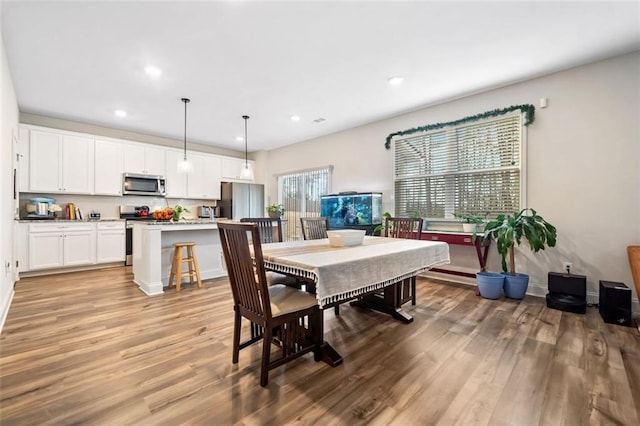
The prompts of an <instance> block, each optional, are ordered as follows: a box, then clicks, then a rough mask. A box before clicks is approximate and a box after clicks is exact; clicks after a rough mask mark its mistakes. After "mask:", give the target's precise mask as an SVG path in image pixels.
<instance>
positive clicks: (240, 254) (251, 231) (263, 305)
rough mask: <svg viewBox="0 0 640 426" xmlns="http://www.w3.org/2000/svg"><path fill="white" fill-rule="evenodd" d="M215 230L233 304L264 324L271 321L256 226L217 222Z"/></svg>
mask: <svg viewBox="0 0 640 426" xmlns="http://www.w3.org/2000/svg"><path fill="white" fill-rule="evenodd" d="M218 231H219V233H220V241H221V243H222V251H223V253H224V260H225V263H226V265H227V272H228V275H229V282H230V284H231V291H232V293H233V301H234V304H235V305H236V306H237V307H239V308H240V309H241V310H242V311H243V313H245V314H246V313H249V314H253V315H251V316H252V317H253V318H252V321H254V322H257V323H259V324H264V323H265V321H267V320H268V319H270V318H271V305H270V303H269V292H268V289H267V278H266V274H265V270H264V264H263V257H262V245H261V243H260V231H259V229H258V225H256V224H255V223H237V222H236V223H234V222H223V221H220V222H218ZM251 249H253V256H252V255H251Z"/></svg>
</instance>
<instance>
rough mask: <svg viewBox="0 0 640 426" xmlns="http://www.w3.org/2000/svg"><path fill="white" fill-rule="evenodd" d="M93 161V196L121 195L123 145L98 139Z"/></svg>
mask: <svg viewBox="0 0 640 426" xmlns="http://www.w3.org/2000/svg"><path fill="white" fill-rule="evenodd" d="M95 159H96V160H95V185H94V188H95V194H97V195H122V173H123V172H124V145H123V144H121V143H118V142H111V141H103V140H99V139H98V140H96V146H95Z"/></svg>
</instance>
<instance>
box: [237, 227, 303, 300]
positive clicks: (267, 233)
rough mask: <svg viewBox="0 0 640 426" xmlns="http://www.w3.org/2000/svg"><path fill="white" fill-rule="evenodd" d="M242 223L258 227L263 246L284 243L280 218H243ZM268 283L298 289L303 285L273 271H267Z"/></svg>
mask: <svg viewBox="0 0 640 426" xmlns="http://www.w3.org/2000/svg"><path fill="white" fill-rule="evenodd" d="M240 222H243V223H247V222H251V223H255V224H256V225H257V226H258V231H259V233H260V242H261V243H262V244H267V243H281V242H282V220H281V219H280V218H279V217H275V218H274V217H243V218H241V219H240ZM267 283H269V285H274V284H285V285H288V286H292V287H296V288H298V289H299V288H301V285H302V284H301V283H300V280H299V279H298V278H296V277H293V276H291V275H285V274H280V273H278V272H273V271H267Z"/></svg>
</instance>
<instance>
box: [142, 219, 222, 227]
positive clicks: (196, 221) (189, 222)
mask: <svg viewBox="0 0 640 426" xmlns="http://www.w3.org/2000/svg"><path fill="white" fill-rule="evenodd" d="M215 223H216V222H215V220H210V219H181V220H179V221H177V222H174V221H172V220H143V221H137V222H134V224H139V225H148V226H153V225H169V226H172V225H209V224H214V225H215Z"/></svg>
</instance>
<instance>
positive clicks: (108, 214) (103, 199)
mask: <svg viewBox="0 0 640 426" xmlns="http://www.w3.org/2000/svg"><path fill="white" fill-rule="evenodd" d="M35 197H50V198H54V199H55V200H56V204H58V205H60V206H61V207H64V206H65V205H66V204H68V203H73V204H74V205H75V206H76V207H77V208H79V209H80V210H82V212H83V213H84V215H85V217H89V213H91V212H94V211H95V212H99V213H100V215H101V218H102V219H117V218H119V217H120V212H119V210H118V207H120V206H121V205H127V206H149V210H150V211H154V210H155V209H160V210H162V209H164V208H165V207H167V206H170V207H173V206H175V205H176V204H180V205H181V206H183V207H186V208H187V209H189V211H190V212H189V213H185V214H184V215H183V217H184V218H186V219H191V218H197V217H198V210H197V208H198V206H202V205H206V206H215V205H216V200H190V199H177V198H162V197H143V196H135V195H127V196H123V197H108V196H100V195H66V194H54V195H53V196H51V195H50V194H34V193H20V217H21V218H22V217H24V216H25V214H26V213H25V205H26V204H27V202H28V201H29V199H30V198H35Z"/></svg>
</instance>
